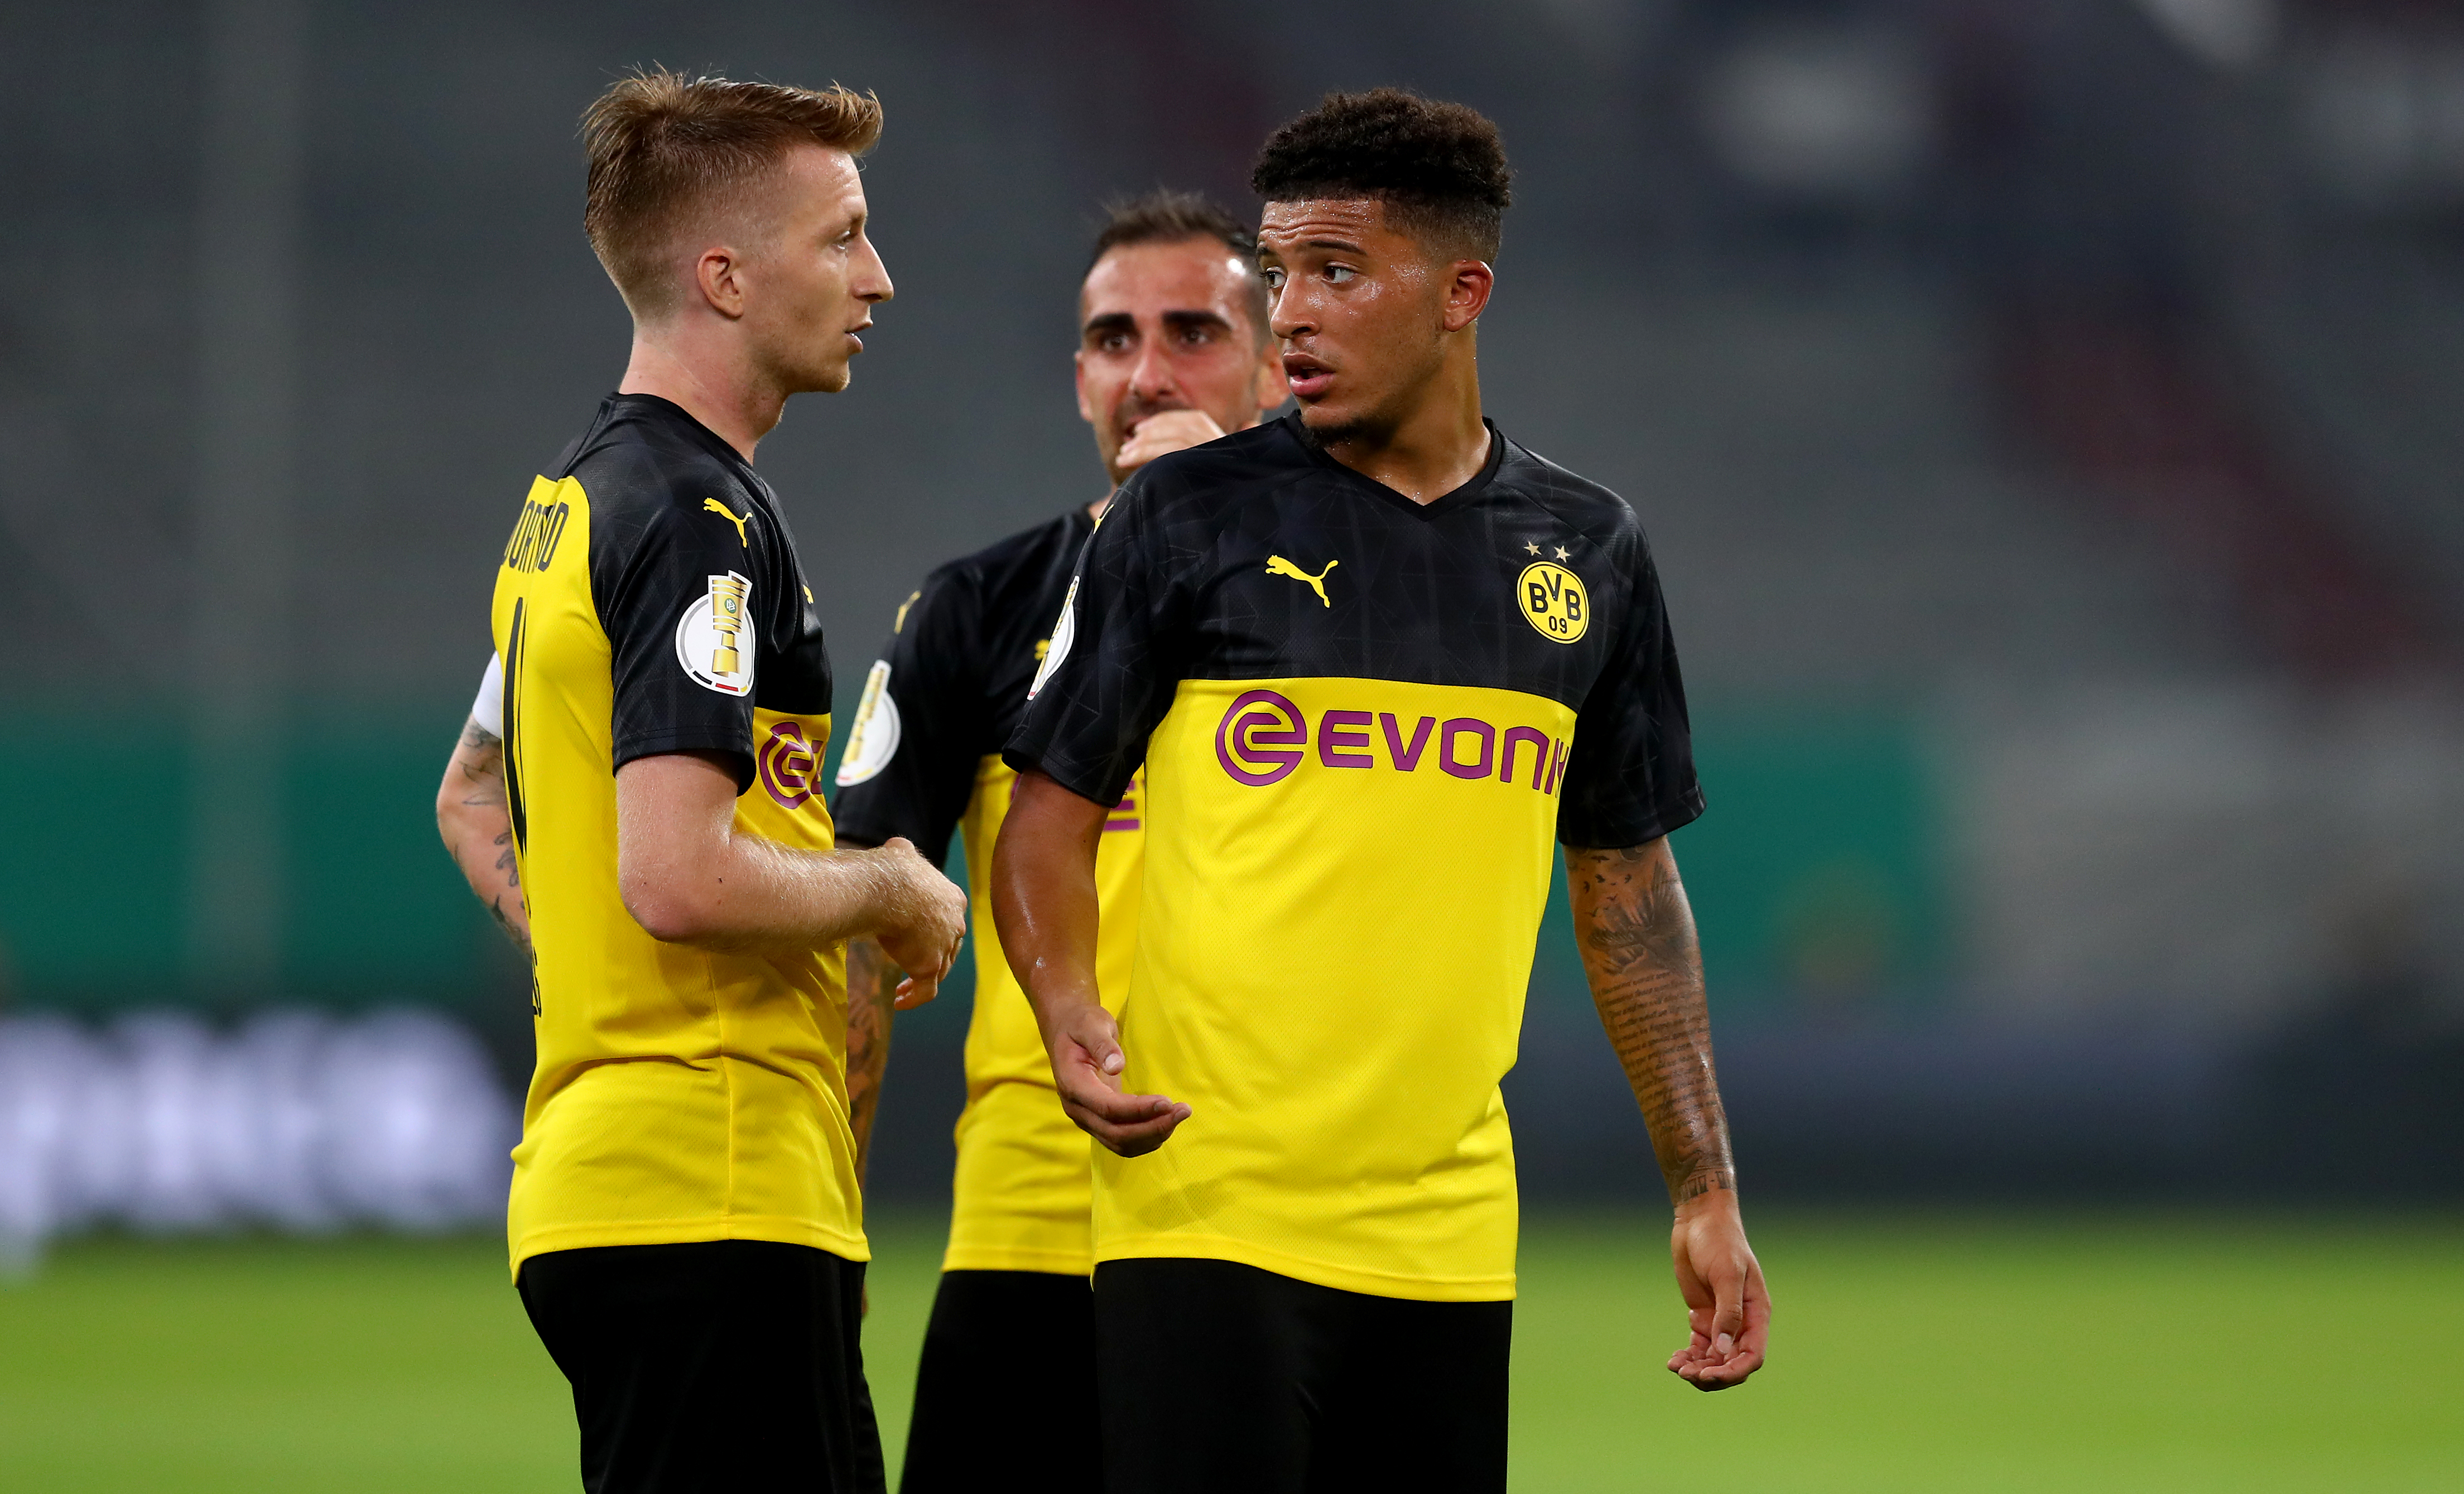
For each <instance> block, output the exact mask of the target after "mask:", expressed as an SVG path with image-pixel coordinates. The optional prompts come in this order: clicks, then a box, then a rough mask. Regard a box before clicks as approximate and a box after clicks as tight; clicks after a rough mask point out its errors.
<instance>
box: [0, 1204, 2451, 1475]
mask: <svg viewBox="0 0 2464 1494" xmlns="http://www.w3.org/2000/svg"><path fill="white" fill-rule="evenodd" d="M1756 1232H1757V1239H1756V1243H1757V1245H1758V1247H1759V1248H1760V1249H1761V1251H1762V1253H1763V1256H1764V1260H1765V1262H1766V1263H1767V1265H1768V1266H1769V1268H1770V1270H1771V1277H1772V1286H1773V1291H1774V1293H1775V1295H1776V1297H1777V1300H1778V1305H1779V1316H1778V1325H1777V1336H1776V1340H1775V1349H1776V1352H1775V1355H1774V1357H1773V1360H1772V1363H1771V1368H1770V1369H1769V1370H1767V1371H1766V1372H1764V1374H1763V1375H1762V1376H1761V1377H1759V1378H1757V1379H1756V1380H1755V1381H1754V1382H1753V1383H1752V1384H1750V1385H1749V1386H1747V1387H1745V1388H1744V1389H1741V1390H1737V1391H1731V1392H1727V1393H1726V1394H1724V1395H1717V1396H1703V1395H1696V1394H1695V1393H1693V1392H1691V1391H1689V1390H1686V1389H1685V1388H1684V1387H1683V1386H1682V1385H1679V1384H1678V1383H1676V1382H1675V1381H1674V1380H1672V1379H1671V1378H1670V1377H1669V1376H1668V1375H1667V1374H1665V1373H1663V1372H1662V1371H1661V1369H1660V1368H1659V1366H1660V1364H1661V1361H1662V1360H1663V1359H1664V1358H1665V1357H1666V1355H1667V1353H1668V1351H1670V1349H1671V1348H1673V1347H1674V1345H1675V1343H1676V1338H1677V1334H1678V1332H1679V1331H1680V1319H1679V1317H1678V1314H1677V1312H1676V1308H1675V1306H1674V1295H1673V1291H1672V1289H1671V1288H1670V1286H1669V1285H1668V1277H1667V1267H1666V1263H1665V1258H1664V1255H1663V1254H1662V1252H1663V1249H1664V1246H1663V1243H1662V1238H1661V1234H1660V1226H1659V1225H1658V1224H1657V1223H1656V1222H1655V1221H1653V1220H1651V1219H1643V1218H1615V1217H1606V1216H1576V1217H1562V1216H1560V1217H1548V1218H1541V1219H1534V1220H1532V1221H1531V1223H1530V1225H1529V1228H1528V1229H1527V1232H1526V1240H1525V1253H1524V1264H1523V1272H1524V1274H1523V1298H1522V1302H1521V1304H1520V1306H1519V1307H1518V1309H1517V1316H1516V1321H1515V1411H1514V1415H1515V1434H1514V1449H1515V1450H1514V1486H1515V1488H1516V1489H1517V1490H1518V1491H1529V1494H1543V1491H1546V1494H1579V1491H1592V1490H1599V1491H1609V1490H1618V1491H1623V1490H1633V1489H1645V1488H1672V1487H1705V1486H1717V1487H1727V1488H1738V1489H1753V1490H1759V1491H1794V1490H1805V1491H1816V1490H1819V1491H1826V1494H1828V1491H1839V1490H1862V1489H1873V1490H1885V1489H1887V1490H1894V1491H1918V1490H1961V1491H1969V1490H1976V1489H1986V1488H1991V1489H1997V1490H2002V1489H2014V1490H2074V1489H2077V1490H2091V1489H2092V1490H2100V1491H2106V1490H2142V1489H2145V1490H2165V1491H2167V1494H2179V1491H2189V1490H2219V1491H2221V1490H2234V1491H2253V1490H2269V1489H2287V1490H2292V1489H2301V1490H2305V1491H2308V1490H2321V1489H2369V1490H2372V1491H2374V1494H2384V1491H2393V1490H2410V1489H2422V1490H2429V1489H2440V1490H2446V1489H2453V1488H2456V1487H2458V1486H2459V1485H2464V1473H2459V1471H2458V1470H2459V1469H2464V1219H2454V1218H2452V1217H2451V1218H2414V1219H2403V1218H2398V1219H2386V1220H2381V1221H2377V1222H2353V1221H2352V1220H2350V1219H2343V1220H2337V1219H2323V1218H2322V1219H2282V1218H2276V1219H2271V1218H2265V1217H2254V1216H2232V1217H2225V1216H2187V1215H2166V1216H2129V1215H2121V1214H2113V1215H2101V1216H2097V1217H2094V1218H2079V1217H2069V1216H2061V1215H2055V1214H2044V1213H2038V1214H1983V1213H1972V1212H1948V1211H1947V1212H1939V1213H1925V1214H1920V1215H1913V1216H1903V1217H1885V1216H1881V1215H1863V1216H1840V1215H1826V1214H1813V1213H1795V1212H1779V1211H1766V1213H1765V1214H1764V1215H1762V1216H1758V1218H1757V1219H1756ZM874 1234H875V1245H876V1250H877V1252H878V1255H879V1262H878V1263H877V1265H876V1267H875V1269H874V1272H873V1285H872V1303H873V1316H872V1320H871V1323H870V1325H869V1329H868V1353H869V1358H870V1363H871V1369H872V1377H873V1384H874V1387H875V1395H876V1397H877V1399H878V1401H879V1403H880V1407H881V1412H882V1419H883V1431H884V1435H885V1438H886V1439H887V1440H888V1442H889V1444H890V1449H891V1458H892V1461H893V1465H894V1462H895V1460H896V1457H897V1452H898V1447H899V1442H900V1439H901V1438H902V1437H903V1435H904V1431H905V1422H906V1399H907V1389H908V1385H909V1383H910V1379H911V1376H912V1374H913V1367H914V1353H915V1345H916V1341H917V1339H918V1337H919V1335H920V1333H921V1331H922V1329H923V1322H924V1313H925V1309H926V1307H927V1305H928V1301H929V1296H930V1292H931V1289H932V1283H933V1273H934V1269H935V1264H936V1258H937V1252H938V1232H937V1227H936V1226H935V1223H934V1222H933V1221H931V1220H929V1219H916V1218H904V1219H891V1220H888V1221H885V1222H882V1223H879V1224H877V1225H876V1228H875V1231H874ZM572 1435H573V1434H572V1423H571V1419H570V1408H569V1405H568V1403H567V1402H566V1400H565V1395H564V1384H563V1382H562V1380H561V1379H560V1378H559V1377H558V1375H557V1373H556V1371H555V1369H554V1367H553V1366H551V1365H550V1364H549V1363H548V1361H547V1358H546V1355H545V1354H543V1353H542V1352H541V1351H539V1347H538V1345H537V1344H536V1343H535V1342H534V1341H533V1339H532V1338H531V1335H530V1329H529V1328H528V1326H527V1325H526V1324H525V1323H524V1322H523V1319H522V1315H521V1310H520V1307H519V1304H518V1303H517V1301H516V1300H515V1298H514V1295H513V1292H512V1290H511V1288H510V1287H508V1286H507V1285H506V1284H505V1278H504V1274H503V1268H502V1265H501V1264H500V1262H499V1258H498V1255H497V1251H496V1247H495V1244H494V1242H493V1241H470V1240H453V1241H374V1240H347V1241H331V1242H325V1243H302V1242H288V1241H285V1242H263V1241H225V1242H214V1243H176V1244H151V1243H145V1242H139V1241H93V1242H87V1243H80V1244H72V1245H70V1246H67V1247H65V1248H64V1249H62V1250H61V1251H60V1252H59V1253H58V1254H57V1255H56V1256H55V1258H54V1259H53V1261H52V1262H51V1263H50V1264H49V1265H48V1266H47V1267H46V1268H45V1270H44V1271H43V1273H42V1274H41V1275H40V1276H38V1277H36V1278H35V1279H33V1281H31V1282H24V1283H18V1284H15V1285H0V1486H5V1487H6V1488H8V1489H11V1490H19V1489H22V1490H26V1491H28V1494H81V1491H87V1490H96V1491H100V1490H111V1491H122V1490H128V1489H140V1488H165V1489H168V1488H177V1489H182V1490H186V1491H191V1494H211V1491H218V1490H226V1489H229V1490H240V1489H247V1490H253V1491H266V1490H287V1489H301V1490H311V1489H313V1490H319V1491H333V1490H350V1491H355V1494H385V1491H391V1490H406V1491H407V1490H423V1491H429V1490H436V1489H448V1488H450V1489H453V1490H456V1491H459V1494H487V1491H495V1490H504V1491H517V1490H520V1491H546V1490H561V1489H571V1488H574V1487H576V1486H577V1484H578V1481H577V1479H576V1478H575V1475H574V1472H573V1468H574V1462H573V1451H572Z"/></svg>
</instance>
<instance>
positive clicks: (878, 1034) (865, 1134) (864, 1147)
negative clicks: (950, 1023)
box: [847, 938, 895, 1183]
mask: <svg viewBox="0 0 2464 1494" xmlns="http://www.w3.org/2000/svg"><path fill="white" fill-rule="evenodd" d="M894 1000H895V999H894V998H893V997H892V995H891V963H890V956H887V955H884V954H883V953H882V952H881V946H880V945H879V944H877V943H875V942H874V941H872V940H871V939H869V938H854V939H849V940H847V1123H848V1125H849V1126H851V1127H852V1128H854V1131H855V1180H856V1181H857V1182H858V1183H861V1182H863V1181H864V1178H865V1168H866V1165H867V1164H868V1163H869V1161H870V1160H871V1158H872V1117H873V1114H874V1112H875V1111H877V1110H880V1109H881V1081H882V1076H883V1075H884V1073H886V1072H887V1071H888V1069H889V1067H890V1021H891V1011H892V1010H894V1009H895V1008H894Z"/></svg>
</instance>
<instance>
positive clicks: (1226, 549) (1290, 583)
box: [1089, 416, 1655, 709]
mask: <svg viewBox="0 0 2464 1494" xmlns="http://www.w3.org/2000/svg"><path fill="white" fill-rule="evenodd" d="M1489 431H1490V435H1491V440H1490V448H1489V456H1488V460H1487V462H1486V463H1485V465H1484V466H1483V468H1482V469H1481V470H1480V472H1477V473H1475V474H1474V476H1473V477H1472V478H1471V479H1470V480H1468V481H1466V482H1465V483H1463V485H1462V486H1461V487H1459V488H1457V489H1456V490H1455V491H1453V492H1451V493H1448V494H1443V495H1441V496H1440V497H1438V498H1436V499H1434V500H1432V501H1429V502H1426V503H1422V502H1417V501H1415V500H1414V499H1412V498H1409V497H1406V496H1405V495H1403V494H1400V493H1397V492H1396V491H1395V490H1393V489H1391V488H1388V487H1386V486H1384V485H1383V484H1380V483H1378V482H1376V481H1375V479H1373V478H1370V477H1368V476H1366V475H1364V474H1362V473H1361V472H1356V471H1354V470H1353V469H1352V468H1350V467H1346V466H1344V465H1343V464H1342V463H1340V462H1337V461H1336V460H1334V459H1333V458H1332V457H1331V456H1330V455H1328V454H1326V453H1325V452H1324V451H1323V450H1320V449H1319V448H1318V447H1317V446H1316V445H1315V443H1314V442H1313V441H1312V440H1311V439H1310V438H1309V434H1308V432H1307V430H1306V429H1305V428H1303V427H1302V426H1301V424H1300V422H1299V420H1298V418H1297V417H1295V416H1287V417H1286V418H1284V419H1282V420H1279V421H1275V422H1272V423H1270V424H1268V425H1265V426H1262V427H1259V428H1255V429H1252V430H1248V431H1243V432H1242V433H1240V434H1238V435H1234V436H1230V437H1227V438H1225V439H1222V440H1219V441H1214V442H1209V443H1208V444H1206V445H1205V446H1201V447H1196V448H1192V449H1191V450H1187V451H1183V452H1178V453H1176V454H1174V455H1171V456H1167V457H1163V458H1160V459H1158V460H1156V461H1155V462H1154V463H1151V464H1149V466H1148V468H1147V469H1146V470H1144V471H1142V472H1139V473H1138V474H1137V475H1136V476H1134V477H1133V478H1132V479H1131V481H1130V483H1129V484H1128V486H1127V487H1126V488H1125V489H1124V490H1123V493H1122V496H1121V498H1120V499H1119V500H1117V501H1118V502H1119V503H1120V504H1121V505H1122V506H1123V509H1124V512H1123V514H1122V516H1121V519H1122V523H1123V528H1124V533H1123V534H1122V535H1121V536H1119V537H1118V538H1110V539H1109V542H1108V537H1109V532H1110V529H1111V525H1110V524H1109V523H1108V524H1107V526H1106V532H1105V533H1102V534H1099V536H1098V538H1097V540H1096V543H1095V544H1094V546H1093V547H1092V548H1091V549H1090V551H1089V555H1090V560H1089V564H1090V565H1093V566H1096V567H1098V568H1099V569H1102V570H1105V571H1107V572H1109V573H1110V574H1108V575H1107V576H1106V577H1105V578H1104V580H1106V581H1107V582H1111V583H1112V584H1111V588H1110V589H1111V590H1114V591H1117V590H1118V589H1119V588H1120V586H1121V585H1124V584H1127V585H1135V586H1141V587H1144V588H1146V590H1147V593H1148V594H1149V595H1151V596H1152V597H1153V598H1154V599H1155V600H1154V603H1153V605H1152V609H1151V610H1152V614H1153V616H1154V617H1155V621H1156V624H1157V626H1160V627H1162V628H1163V629H1164V630H1165V631H1166V632H1168V633H1170V634H1171V635H1172V637H1173V639H1174V641H1175V648H1176V651H1175V653H1174V654H1173V656H1172V657H1171V658H1170V659H1169V661H1168V662H1167V663H1166V665H1165V667H1166V668H1168V669H1169V670H1171V671H1172V672H1174V673H1175V674H1177V675H1178V676H1180V677H1191V678H1214V679H1243V678H1276V677H1283V676H1298V675H1349V676H1359V677H1366V678H1385V679H1396V680H1405V681H1412V682H1416V683H1423V684H1431V685H1448V686H1452V685H1465V686H1483V687H1490V688H1499V689H1510V690H1521V691H1525V692H1530V693H1535V694H1541V695H1546V696H1549V697H1551V698H1553V699H1556V700H1559V701H1562V702H1564V703H1565V704H1567V705H1569V706H1572V707H1576V708H1578V709H1579V707H1580V705H1581V703H1582V701H1583V699H1584V697H1585V695H1586V694H1587V693H1588V692H1589V689H1590V687H1591V684H1592V682H1593V681H1594V680H1595V679H1596V678H1597V677H1598V675H1599V672H1600V670H1602V669H1603V668H1605V667H1606V665H1607V664H1608V663H1609V661H1610V659H1611V657H1612V656H1613V655H1614V654H1616V653H1617V651H1618V650H1619V649H1620V648H1623V647H1625V646H1627V645H1628V644H1630V643H1631V642H1633V641H1634V635H1635V634H1636V633H1637V631H1638V629H1637V628H1636V626H1635V624H1636V622H1637V617H1636V613H1635V610H1634V606H1633V604H1635V603H1637V602H1644V603H1645V604H1646V609H1647V608H1648V605H1649V604H1650V599H1651V596H1652V593H1653V591H1654V590H1655V583H1654V582H1652V580H1651V563H1650V557H1649V552H1648V550H1647V548H1646V546H1645V545H1644V543H1643V539H1642V530H1641V525H1640V523H1639V521H1638V520H1637V518H1636V516H1635V513H1634V510H1633V508H1632V507H1631V506H1630V505H1628V504H1627V503H1626V502H1625V501H1624V499H1622V498H1620V497H1618V496H1617V494H1614V493H1612V492H1610V491H1609V490H1608V489H1607V488H1604V487H1602V486H1600V485H1599V484H1597V483H1595V482H1591V481H1588V480H1587V479H1584V478H1582V477H1578V476H1576V475H1575V474H1574V473H1573V472H1568V471H1566V470H1565V469H1564V468H1562V467H1559V466H1557V465H1556V464H1554V463H1552V462H1550V461H1548V460H1546V459H1545V458H1542V457H1539V456H1536V455H1534V454H1532V453H1531V452H1530V451H1529V450H1525V449H1523V448H1522V447H1519V446H1517V445H1515V444H1514V443H1513V442H1512V441H1511V440H1510V439H1509V438H1507V436H1506V435H1505V433H1504V432H1502V431H1499V430H1498V429H1497V428H1496V427H1495V426H1494V425H1491V426H1490V427H1489ZM1535 566H1536V567H1540V568H1541V569H1540V570H1539V571H1538V572H1534V570H1533V567H1535ZM1550 567H1562V569H1563V571H1564V572H1565V573H1566V574H1567V576H1569V577H1571V581H1561V582H1556V583H1554V584H1560V585H1567V584H1571V585H1573V586H1574V587H1575V589H1576V591H1577V592H1578V594H1579V597H1580V604H1581V606H1582V608H1583V615H1584V617H1585V619H1586V626H1584V627H1583V628H1582V629H1580V630H1578V631H1577V632H1575V633H1574V634H1573V637H1571V638H1568V639H1565V640H1563V641H1561V640H1558V639H1553V638H1551V637H1550V636H1549V635H1547V634H1546V633H1545V632H1543V631H1542V630H1541V629H1540V627H1539V626H1538V625H1537V624H1535V623H1534V622H1532V621H1531V620H1529V619H1528V618H1527V617H1526V616H1525V611H1524V608H1523V607H1522V606H1521V605H1520V604H1519V603H1518V599H1519V598H1520V597H1521V596H1522V595H1523V593H1524V590H1525V589H1526V587H1528V585H1529V583H1530V580H1531V578H1532V576H1534V575H1542V576H1545V575H1547V574H1550V572H1549V568H1550ZM1133 573H1134V574H1133ZM1593 617H1596V618H1598V619H1600V620H1601V621H1600V624H1599V626H1592V625H1591V623H1590V622H1589V619H1591V618H1593ZM1176 620H1177V621H1176Z"/></svg>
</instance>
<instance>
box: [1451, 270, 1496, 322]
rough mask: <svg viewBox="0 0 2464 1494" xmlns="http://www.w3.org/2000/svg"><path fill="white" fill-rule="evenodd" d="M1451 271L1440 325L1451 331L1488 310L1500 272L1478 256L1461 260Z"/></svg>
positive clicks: (1478, 317) (1476, 318) (1472, 320)
mask: <svg viewBox="0 0 2464 1494" xmlns="http://www.w3.org/2000/svg"><path fill="white" fill-rule="evenodd" d="M1451 274H1452V278H1451V279H1449V280H1448V281H1447V282H1446V304H1445V313H1444V316H1443V319H1442V321H1441V324H1442V325H1443V326H1444V327H1445V329H1446V330H1447V331H1448V332H1461V331H1462V330H1463V328H1465V327H1468V326H1470V325H1471V324H1472V323H1473V322H1475V321H1478V320H1479V319H1480V314H1481V313H1482V312H1484V311H1485V310H1487V309H1488V293H1489V291H1490V290H1491V289H1493V288H1494V287H1495V286H1496V284H1497V272H1496V271H1494V270H1491V269H1490V268H1488V266H1487V265H1486V264H1485V263H1483V262H1482V261H1480V260H1477V259H1458V260H1456V261H1455V262H1454V265H1453V267H1452V271H1451Z"/></svg>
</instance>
